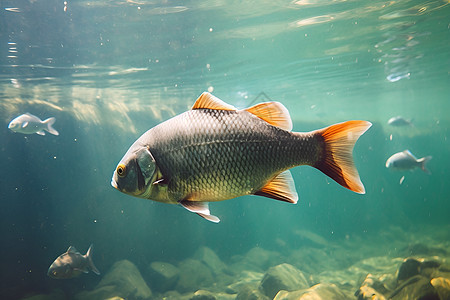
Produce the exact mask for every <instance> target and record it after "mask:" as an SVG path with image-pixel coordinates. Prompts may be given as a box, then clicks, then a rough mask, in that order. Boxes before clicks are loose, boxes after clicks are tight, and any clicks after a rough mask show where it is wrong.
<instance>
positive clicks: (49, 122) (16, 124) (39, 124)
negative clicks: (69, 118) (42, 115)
mask: <svg viewBox="0 0 450 300" xmlns="http://www.w3.org/2000/svg"><path fill="white" fill-rule="evenodd" d="M54 123H55V118H53V117H51V118H48V119H46V120H44V121H42V120H41V119H39V118H38V117H36V116H35V115H32V114H30V113H26V114H23V115H20V116H18V117H17V118H15V119H14V120H12V121H11V122H9V124H8V128H9V129H11V130H12V131H14V132H19V133H23V134H33V133H37V134H39V135H45V131H48V132H49V133H51V134H53V135H59V132H58V131H57V130H56V129H55V128H53V127H52V126H53V124H54ZM44 130H45V131H44Z"/></svg>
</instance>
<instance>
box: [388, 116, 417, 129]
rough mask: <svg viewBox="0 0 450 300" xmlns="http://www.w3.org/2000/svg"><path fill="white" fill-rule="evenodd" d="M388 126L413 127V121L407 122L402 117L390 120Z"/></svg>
mask: <svg viewBox="0 0 450 300" xmlns="http://www.w3.org/2000/svg"><path fill="white" fill-rule="evenodd" d="M388 124H389V125H391V126H395V127H401V126H413V123H412V120H406V119H405V118H403V117H402V116H397V117H392V118H390V119H389V120H388Z"/></svg>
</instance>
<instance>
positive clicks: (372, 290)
mask: <svg viewBox="0 0 450 300" xmlns="http://www.w3.org/2000/svg"><path fill="white" fill-rule="evenodd" d="M387 293H389V290H388V288H387V287H386V286H385V284H384V283H383V282H382V281H381V280H379V279H378V278H376V277H375V276H374V275H372V274H367V276H366V278H365V279H364V281H363V283H362V284H361V287H360V288H359V289H358V290H357V291H356V292H355V296H356V297H357V299H358V300H385V299H386V297H385V296H384V295H386V294H387Z"/></svg>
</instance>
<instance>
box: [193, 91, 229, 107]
mask: <svg viewBox="0 0 450 300" xmlns="http://www.w3.org/2000/svg"><path fill="white" fill-rule="evenodd" d="M201 108H206V109H216V110H236V108H235V107H234V106H233V105H230V104H228V103H225V102H224V101H222V100H220V99H219V98H217V97H215V96H213V95H211V94H210V93H208V92H204V93H203V94H201V95H200V97H198V99H197V100H196V101H195V103H194V106H192V108H191V109H201Z"/></svg>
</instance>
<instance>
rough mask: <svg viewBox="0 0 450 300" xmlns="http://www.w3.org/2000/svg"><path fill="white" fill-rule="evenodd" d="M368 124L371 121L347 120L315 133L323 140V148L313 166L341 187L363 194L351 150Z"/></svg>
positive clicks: (369, 124) (362, 187)
mask: <svg viewBox="0 0 450 300" xmlns="http://www.w3.org/2000/svg"><path fill="white" fill-rule="evenodd" d="M370 126H372V123H370V122H367V121H347V122H343V123H339V124H334V125H331V126H330V127H327V128H324V129H319V130H317V131H316V134H318V135H321V136H322V138H323V140H324V143H325V146H324V147H325V149H324V152H323V156H322V159H320V160H319V161H318V162H316V163H315V164H314V165H313V167H315V168H317V169H319V170H320V171H322V172H323V173H324V174H326V175H328V176H329V177H331V178H332V179H333V180H334V181H336V182H337V183H339V184H340V185H342V186H343V187H345V188H348V189H349V190H351V191H354V192H356V193H359V194H364V193H365V192H366V191H365V189H364V185H363V184H362V182H361V179H360V178H359V174H358V171H357V170H356V167H355V165H354V163H353V157H352V151H353V147H354V146H355V143H356V141H357V140H358V138H359V137H360V136H361V135H362V134H363V133H364V132H366V130H367V129H369V128H370Z"/></svg>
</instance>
